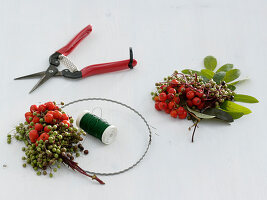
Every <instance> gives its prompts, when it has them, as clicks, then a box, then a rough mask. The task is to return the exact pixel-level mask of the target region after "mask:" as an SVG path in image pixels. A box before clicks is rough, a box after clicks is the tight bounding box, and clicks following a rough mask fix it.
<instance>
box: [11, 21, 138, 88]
mask: <svg viewBox="0 0 267 200" xmlns="http://www.w3.org/2000/svg"><path fill="white" fill-rule="evenodd" d="M91 32H92V26H91V25H88V26H86V27H85V28H84V29H83V30H81V31H80V32H79V33H78V34H77V35H76V36H75V37H74V38H73V39H72V40H71V41H70V42H69V43H68V44H67V45H66V46H64V47H62V48H61V49H59V50H58V51H56V52H55V53H53V54H52V55H51V56H50V57H49V63H50V65H49V67H48V68H47V70H46V71H42V72H38V73H34V74H30V75H26V76H22V77H18V78H15V80H20V79H27V78H36V77H41V78H40V80H39V81H38V82H37V84H36V85H35V86H34V87H33V88H32V90H31V91H30V93H31V92H33V91H34V90H35V89H36V88H38V87H39V86H40V85H42V84H43V83H44V82H46V81H47V80H49V79H50V78H51V77H54V76H63V77H66V78H71V79H78V78H85V77H88V76H92V75H96V74H103V73H108V72H114V71H119V70H124V69H128V68H130V69H133V67H134V66H135V65H136V64H137V61H136V60H135V59H133V51H132V48H130V59H128V60H122V61H116V62H110V63H102V64H94V65H89V66H87V67H85V68H83V69H82V70H78V68H77V67H76V65H74V64H73V63H72V61H71V60H70V59H69V58H68V57H67V56H68V55H69V54H70V53H71V52H72V51H73V50H74V49H75V48H76V47H77V45H78V44H79V43H80V42H81V41H82V40H83V39H84V38H86V37H87V36H88V35H89V34H90V33H91ZM61 63H63V64H64V65H65V66H66V67H67V68H68V69H64V70H62V71H59V70H58V68H57V67H58V66H59V65H60V64H61Z"/></svg>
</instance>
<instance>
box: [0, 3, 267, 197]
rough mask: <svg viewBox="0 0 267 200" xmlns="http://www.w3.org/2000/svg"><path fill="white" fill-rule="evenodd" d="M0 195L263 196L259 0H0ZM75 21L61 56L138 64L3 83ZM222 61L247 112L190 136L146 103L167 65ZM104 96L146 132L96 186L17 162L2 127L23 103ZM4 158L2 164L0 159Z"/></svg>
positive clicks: (38, 60) (34, 62)
mask: <svg viewBox="0 0 267 200" xmlns="http://www.w3.org/2000/svg"><path fill="white" fill-rule="evenodd" d="M0 3H1V5H0V24H1V31H0V67H1V79H0V91H1V94H0V102H1V103H0V113H1V115H0V122H1V123H0V124H1V135H0V188H1V189H0V199H47V198H51V199H63V198H64V199H74V198H78V199H182V200H188V199H190V200H191V199H198V200H225V199H227V200H233V199H234V200H239V199H240V200H241V199H242V200H250V199H254V200H261V199H267V190H266V188H267V161H266V160H267V148H266V143H267V134H266V119H265V116H266V114H265V111H266V103H265V98H266V93H265V92H266V87H267V84H266V72H267V71H266V57H267V38H266V31H267V23H266V18H267V12H266V10H267V2H266V1H264V0H251V1H250V0H245V1H244V0H224V1H212V0H206V1H197V0H165V1H156V0H153V1H152V0H151V1H142V0H134V1H118V0H117V1H101V0H99V1H85V0H84V1H70V0H64V1H55V0H47V1H8V0H1V1H0ZM87 24H92V25H93V32H92V34H91V35H90V36H89V37H88V38H86V39H85V40H84V41H83V42H82V43H81V44H80V45H79V46H78V48H77V49H75V51H74V52H73V53H71V54H70V56H69V57H70V58H71V59H72V60H73V62H75V63H76V64H77V65H78V66H86V65H89V64H94V63H102V62H109V61H115V60H121V59H126V58H128V47H129V46H132V47H133V50H134V55H135V58H136V59H137V60H138V65H137V66H136V69H135V70H133V71H124V72H118V73H112V74H105V75H99V76H94V77H90V78H87V79H84V80H75V81H74V80H68V79H63V78H62V79H61V78H54V79H51V80H49V82H47V83H46V84H44V85H43V86H42V87H40V88H38V90H36V92H34V93H33V94H31V95H29V94H28V91H29V90H30V89H31V88H32V87H33V86H34V84H35V83H36V82H37V80H25V81H14V80H13V78H14V77H17V76H20V75H24V74H29V73H33V72H38V71H41V70H44V69H46V67H47V66H48V57H49V55H51V54H52V53H53V52H54V51H56V50H58V49H59V48H61V47H62V46H63V45H65V44H66V43H67V42H68V41H69V40H70V39H71V38H72V37H73V36H74V35H75V34H76V33H78V32H79V31H80V30H81V29H82V28H83V27H85V26H86V25H87ZM210 54H211V55H214V56H215V57H217V59H218V64H219V65H223V64H225V63H233V64H235V65H236V66H237V67H238V68H240V69H241V71H242V76H243V77H247V76H248V77H249V78H250V81H249V82H247V83H244V84H243V85H242V86H240V87H239V88H238V92H240V93H244V94H250V95H252V96H256V97H258V99H259V100H260V103H259V104H257V105H247V106H248V107H249V108H251V109H252V110H253V113H252V114H250V115H248V116H245V117H243V118H241V119H239V120H237V121H236V122H235V123H233V124H232V125H230V126H227V125H225V124H223V123H207V122H204V123H201V124H200V128H199V129H198V130H197V133H196V138H195V140H196V142H195V143H194V144H192V143H191V142H190V137H191V133H190V132H189V131H188V129H187V128H188V126H190V125H191V122H189V121H186V120H183V121H182V120H180V121H179V120H172V119H171V118H170V117H168V116H167V115H165V114H163V113H158V112H156V111H155V110H154V106H153V103H152V100H151V98H150V91H152V90H153V89H154V83H155V82H156V81H160V80H162V78H163V77H164V76H167V75H169V74H171V73H172V72H173V70H174V69H178V70H179V69H183V68H185V67H188V66H190V67H192V68H195V69H201V68H202V67H203V63H202V61H203V58H204V57H205V56H207V55H210ZM84 97H107V98H111V99H116V100H119V101H122V102H124V103H127V104H129V105H131V106H133V107H134V108H136V109H137V110H138V111H140V112H141V113H142V114H143V115H144V116H145V117H146V118H147V120H148V121H149V123H150V124H151V125H153V126H155V127H156V128H157V131H156V132H157V134H158V135H159V136H156V135H155V134H154V136H153V142H152V146H151V149H150V151H149V153H148V155H147V157H146V158H145V160H144V161H143V162H142V163H141V164H140V165H139V166H138V167H136V168H135V169H133V170H132V171H129V172H127V173H125V174H122V175H118V176H114V177H103V179H104V180H105V181H106V183H107V184H106V185H105V186H99V185H98V184H95V183H92V182H91V181H90V180H88V179H87V178H86V177H83V176H81V175H77V174H76V173H73V172H72V171H71V170H69V169H66V168H63V169H62V170H60V172H59V173H58V174H56V176H55V178H53V179H49V178H48V177H43V176H42V177H38V176H36V175H35V174H34V172H33V170H32V169H31V168H30V167H28V168H26V169H23V168H22V167H21V165H22V161H21V156H22V155H23V153H22V152H21V151H20V146H17V145H15V144H14V143H13V145H7V144H6V133H7V132H8V131H9V130H10V129H12V127H13V126H14V125H15V124H16V123H18V122H19V121H21V120H22V119H23V113H24V112H25V111H26V110H27V109H28V106H29V105H31V104H32V103H36V102H44V101H47V100H56V101H61V100H64V101H65V102H69V101H72V100H76V99H79V98H84ZM3 164H7V167H6V168H3V167H2V165H3Z"/></svg>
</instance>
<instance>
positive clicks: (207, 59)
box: [204, 56, 217, 71]
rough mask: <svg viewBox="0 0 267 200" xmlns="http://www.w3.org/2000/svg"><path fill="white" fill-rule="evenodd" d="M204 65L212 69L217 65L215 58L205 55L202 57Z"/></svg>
mask: <svg viewBox="0 0 267 200" xmlns="http://www.w3.org/2000/svg"><path fill="white" fill-rule="evenodd" d="M204 66H205V68H206V69H209V70H211V71H213V70H214V69H215V68H216V66H217V60H216V58H214V57H213V56H207V57H205V58H204Z"/></svg>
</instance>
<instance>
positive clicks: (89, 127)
mask: <svg viewBox="0 0 267 200" xmlns="http://www.w3.org/2000/svg"><path fill="white" fill-rule="evenodd" d="M76 125H77V126H78V127H79V128H81V129H83V130H84V131H85V132H86V133H88V134H90V135H92V136H94V137H96V138H98V139H99V140H100V141H101V142H103V143H104V144H111V143H112V142H114V140H115V138H116V136H117V128H116V127H115V126H113V125H110V124H109V123H107V122H105V121H104V120H102V119H101V118H99V117H97V116H95V115H93V114H91V113H90V112H89V111H88V110H84V111H83V112H82V113H81V114H79V116H78V118H77V120H76Z"/></svg>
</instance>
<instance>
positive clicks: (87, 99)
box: [62, 98, 152, 176]
mask: <svg viewBox="0 0 267 200" xmlns="http://www.w3.org/2000/svg"><path fill="white" fill-rule="evenodd" d="M94 100H96V101H107V102H112V103H115V104H118V105H121V106H123V107H126V108H128V109H130V110H131V111H133V112H134V113H136V114H137V115H138V116H139V117H140V118H141V119H142V120H143V121H144V123H145V125H146V127H147V129H148V132H149V141H148V144H147V146H146V149H145V151H144V153H143V155H142V156H141V157H140V158H139V159H138V160H137V161H136V162H135V163H134V164H132V165H131V166H129V167H128V168H125V169H123V170H120V171H116V172H110V173H101V172H93V171H89V170H88V171H86V172H87V173H90V174H95V175H100V176H113V175H117V174H122V173H124V172H127V171H129V170H130V169H132V168H134V167H135V166H136V165H138V164H139V163H140V162H141V161H142V160H143V158H144V157H145V155H146V154H147V152H148V149H149V147H150V145H151V142H152V132H151V129H150V126H149V124H148V122H147V121H146V119H145V118H144V117H143V116H142V115H141V114H140V113H139V112H138V111H137V110H135V109H134V108H132V107H130V106H128V105H126V104H124V103H121V102H119V101H115V100H112V99H106V98H85V99H78V100H75V101H72V102H69V103H67V104H65V105H64V106H62V108H65V107H67V106H69V105H71V104H75V103H78V102H81V101H94Z"/></svg>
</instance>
